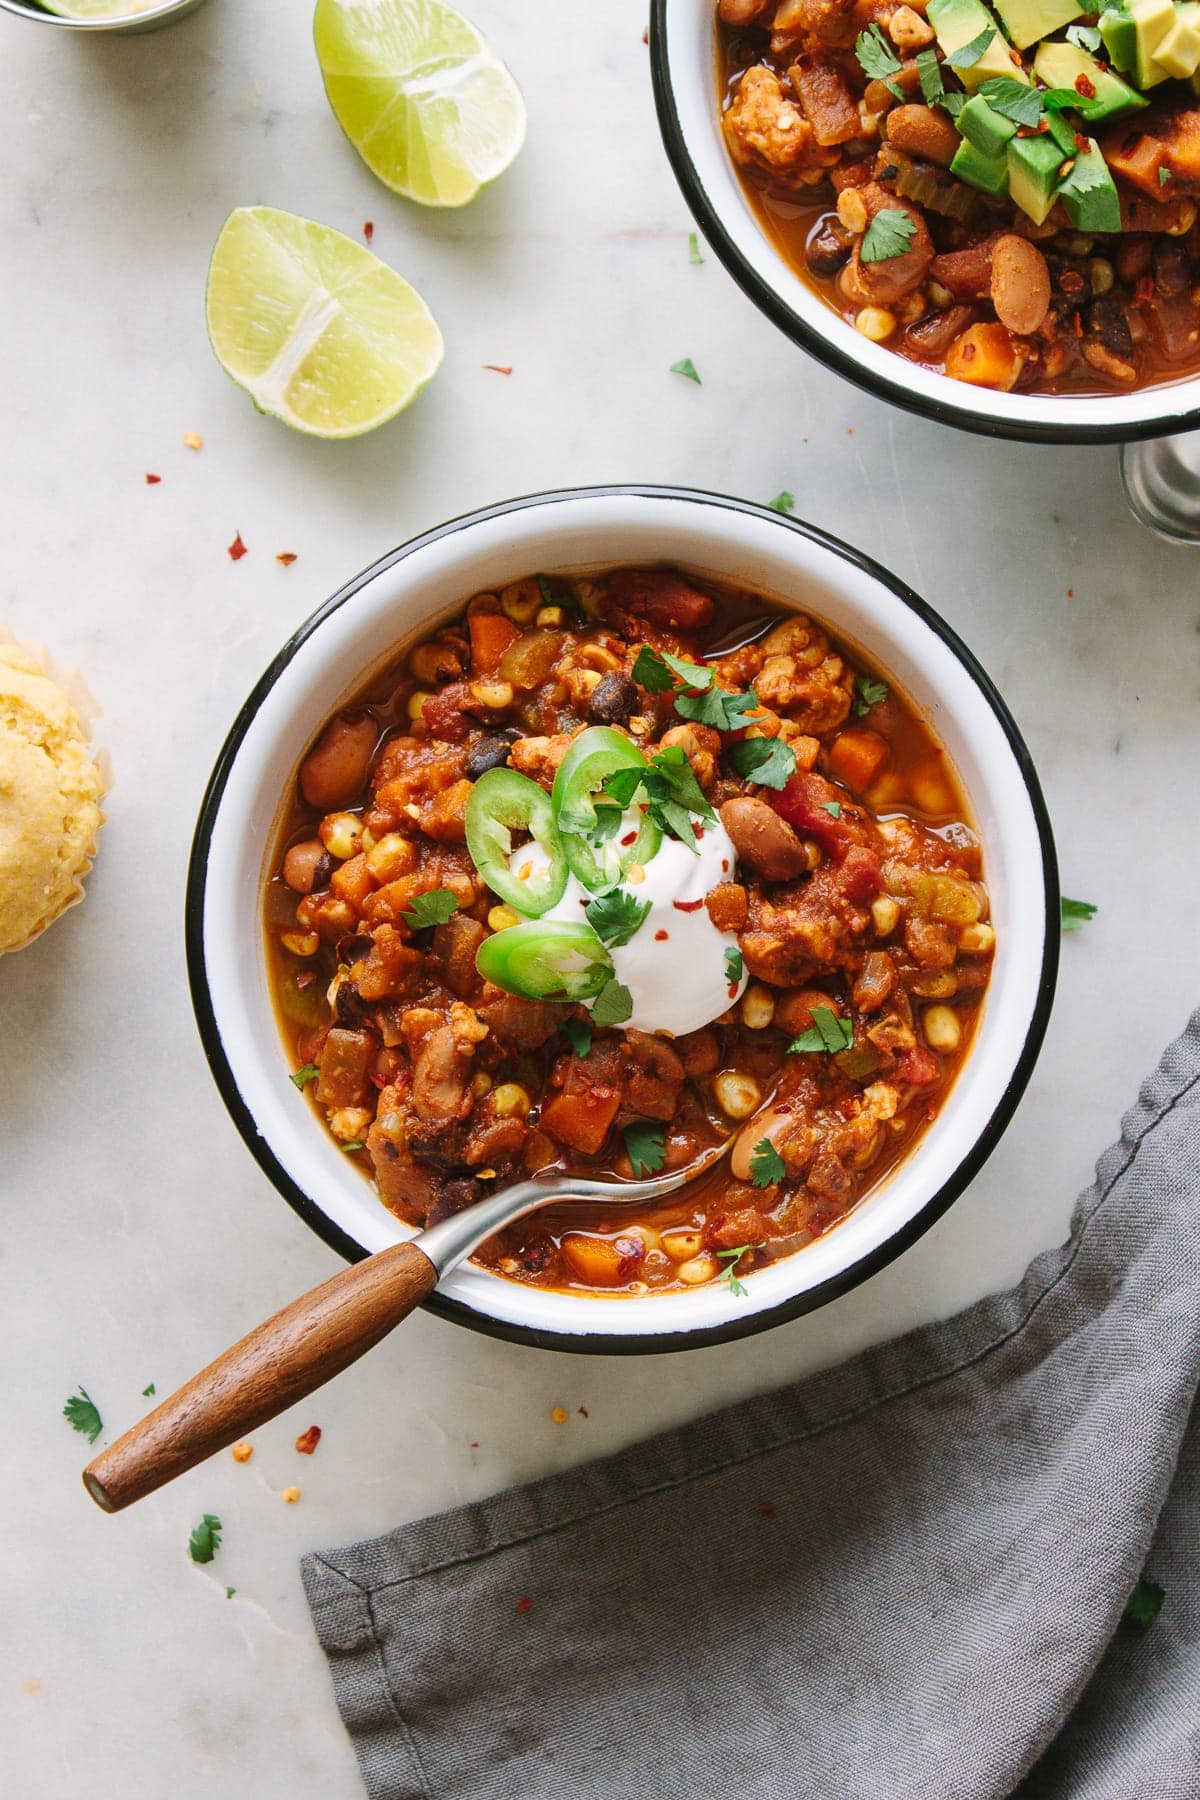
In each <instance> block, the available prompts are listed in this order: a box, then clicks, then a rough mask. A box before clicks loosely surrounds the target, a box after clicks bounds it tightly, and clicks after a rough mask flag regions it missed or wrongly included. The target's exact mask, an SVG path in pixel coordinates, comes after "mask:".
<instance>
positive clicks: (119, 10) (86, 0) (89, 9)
mask: <svg viewBox="0 0 1200 1800" xmlns="http://www.w3.org/2000/svg"><path fill="white" fill-rule="evenodd" d="M38 4H39V5H40V6H44V7H45V9H46V11H47V12H50V13H57V15H58V17H59V18H60V19H131V18H133V17H135V15H136V14H138V13H144V12H151V11H153V9H154V8H155V7H156V6H161V4H162V0H38Z"/></svg>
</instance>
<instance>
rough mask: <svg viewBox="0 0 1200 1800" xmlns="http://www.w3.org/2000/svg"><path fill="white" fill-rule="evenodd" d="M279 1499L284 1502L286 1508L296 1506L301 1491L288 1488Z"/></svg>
mask: <svg viewBox="0 0 1200 1800" xmlns="http://www.w3.org/2000/svg"><path fill="white" fill-rule="evenodd" d="M279 1498H280V1499H281V1500H282V1501H283V1503H284V1505H285V1506H295V1504H296V1502H297V1500H298V1499H299V1498H300V1489H299V1488H298V1487H286V1488H284V1489H283V1491H282V1492H281V1493H280V1496H279Z"/></svg>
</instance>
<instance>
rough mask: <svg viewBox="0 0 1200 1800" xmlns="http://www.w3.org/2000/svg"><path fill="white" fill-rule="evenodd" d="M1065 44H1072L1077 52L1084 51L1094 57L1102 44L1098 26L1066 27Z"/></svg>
mask: <svg viewBox="0 0 1200 1800" xmlns="http://www.w3.org/2000/svg"><path fill="white" fill-rule="evenodd" d="M1067 42H1068V44H1074V45H1075V48H1076V49H1077V50H1086V51H1087V53H1088V55H1089V56H1094V55H1095V54H1096V52H1097V50H1098V49H1099V48H1100V45H1101V43H1102V42H1103V40H1102V38H1101V36H1100V28H1099V26H1098V25H1068V26H1067Z"/></svg>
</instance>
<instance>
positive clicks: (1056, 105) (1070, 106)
mask: <svg viewBox="0 0 1200 1800" xmlns="http://www.w3.org/2000/svg"><path fill="white" fill-rule="evenodd" d="M1038 99H1039V100H1040V101H1041V103H1042V105H1043V106H1044V107H1045V108H1046V109H1047V111H1049V112H1078V113H1082V114H1083V116H1084V118H1085V119H1090V118H1093V117H1094V116H1095V114H1096V113H1097V112H1101V113H1102V112H1103V111H1104V102H1103V100H1095V99H1092V100H1089V99H1088V97H1087V95H1086V94H1080V93H1077V92H1076V90H1075V89H1074V88H1045V89H1044V90H1043V91H1042V92H1041V93H1040V94H1039V95H1038Z"/></svg>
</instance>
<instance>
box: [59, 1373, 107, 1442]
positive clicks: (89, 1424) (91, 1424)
mask: <svg viewBox="0 0 1200 1800" xmlns="http://www.w3.org/2000/svg"><path fill="white" fill-rule="evenodd" d="M63 1418H64V1419H65V1420H66V1421H67V1423H68V1424H69V1425H70V1426H71V1427H72V1429H73V1430H75V1431H81V1432H82V1433H83V1435H84V1437H85V1438H86V1439H87V1441H88V1443H89V1444H94V1443H95V1441H96V1439H97V1438H98V1437H99V1436H100V1433H101V1432H102V1431H103V1430H104V1421H103V1419H102V1418H101V1417H100V1408H99V1407H98V1406H97V1405H96V1402H95V1401H94V1400H93V1399H92V1396H91V1395H90V1394H89V1393H88V1391H87V1389H86V1388H85V1387H81V1388H80V1390H79V1392H78V1393H77V1394H72V1395H71V1398H70V1399H69V1400H68V1401H67V1404H66V1405H65V1406H64V1407H63Z"/></svg>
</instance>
